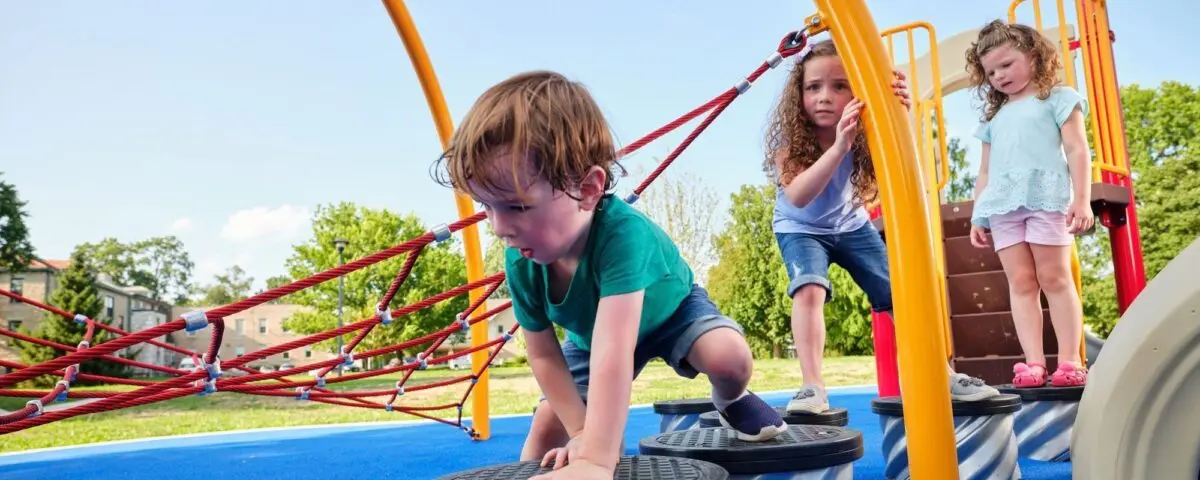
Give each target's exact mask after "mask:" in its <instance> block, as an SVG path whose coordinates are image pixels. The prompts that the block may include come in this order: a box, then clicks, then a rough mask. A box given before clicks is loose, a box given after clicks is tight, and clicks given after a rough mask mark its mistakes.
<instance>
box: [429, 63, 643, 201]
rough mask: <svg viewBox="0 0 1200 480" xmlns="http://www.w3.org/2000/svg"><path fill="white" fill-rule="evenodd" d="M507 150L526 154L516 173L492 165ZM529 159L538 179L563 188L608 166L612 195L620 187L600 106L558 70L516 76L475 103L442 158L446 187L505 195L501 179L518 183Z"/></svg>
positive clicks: (514, 163)
mask: <svg viewBox="0 0 1200 480" xmlns="http://www.w3.org/2000/svg"><path fill="white" fill-rule="evenodd" d="M499 149H503V150H507V151H512V152H525V153H526V154H525V155H511V156H510V158H511V159H512V164H511V165H510V166H509V167H510V168H502V166H501V165H493V164H489V162H491V160H492V158H493V157H494V156H495V155H497V154H499V153H503V151H500V150H499ZM526 161H528V165H527V167H529V168H532V169H533V174H534V178H538V179H544V180H546V181H547V182H549V183H550V184H551V185H552V186H553V187H554V189H555V190H558V191H562V192H567V193H568V195H569V194H570V192H571V190H572V189H574V188H576V187H577V186H578V184H579V182H580V181H581V180H583V177H584V176H585V175H586V174H587V171H588V170H589V169H590V168H592V167H593V166H601V167H603V168H604V170H605V172H607V175H606V179H605V184H604V187H605V191H610V190H611V189H612V187H613V186H614V185H615V183H616V181H615V179H614V175H613V169H614V168H616V169H620V171H621V173H622V174H624V170H623V169H622V168H621V166H620V164H619V163H618V162H617V150H616V147H615V143H614V141H613V135H612V131H611V130H610V129H609V126H608V122H607V121H606V120H605V118H604V114H603V113H602V112H601V111H600V107H599V105H597V104H596V101H595V100H594V99H593V98H592V95H591V94H590V93H589V92H588V91H587V89H586V88H585V87H584V86H583V85H582V84H580V83H578V82H572V81H570V80H568V79H567V78H566V77H564V76H563V75H561V74H559V73H556V72H551V71H531V72H525V73H521V74H518V75H515V76H513V77H510V78H508V79H506V80H504V81H502V82H500V83H498V84H496V85H495V86H493V87H491V88H489V89H488V90H487V91H485V92H484V93H483V95H480V97H479V98H478V99H477V100H475V104H474V105H472V106H471V110H470V111H468V112H467V115H466V117H465V118H463V120H462V123H461V124H460V125H459V126H458V129H456V130H455V132H454V136H453V137H451V140H450V147H449V149H447V150H446V152H445V153H444V154H443V155H442V157H441V158H440V159H438V163H442V164H444V167H445V175H440V173H441V170H442V169H440V168H439V169H438V171H439V175H436V176H435V179H436V180H437V181H438V183H440V184H442V185H444V186H449V187H452V188H455V189H458V190H461V191H464V192H467V193H468V194H470V193H471V191H470V190H471V188H479V189H485V190H488V191H492V192H496V191H500V190H501V189H500V188H499V185H500V184H499V183H498V179H499V178H502V177H499V176H500V175H506V174H507V175H512V181H511V182H505V183H511V184H513V185H517V188H518V191H517V192H516V193H517V194H518V195H521V193H522V192H521V188H522V187H523V185H520V184H519V183H518V181H517V180H518V178H519V177H518V176H517V172H518V171H519V168H520V167H521V165H520V164H519V163H518V162H526Z"/></svg>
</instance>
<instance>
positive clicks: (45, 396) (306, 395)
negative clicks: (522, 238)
mask: <svg viewBox="0 0 1200 480" xmlns="http://www.w3.org/2000/svg"><path fill="white" fill-rule="evenodd" d="M807 40H808V37H807V34H806V33H805V32H804V31H797V32H792V33H789V34H787V35H786V36H784V37H783V39H782V40H781V41H780V43H779V46H778V47H777V48H776V50H775V51H774V52H773V53H772V54H771V55H770V56H769V57H768V58H767V59H766V60H765V61H763V62H762V64H760V65H759V66H758V68H756V69H755V70H754V71H753V72H751V74H750V75H749V76H747V77H746V78H744V79H742V80H741V81H739V82H738V83H737V84H736V85H735V86H733V87H731V88H730V89H729V90H726V91H725V92H723V93H721V94H720V95H718V96H717V97H715V98H713V99H712V100H710V101H708V102H707V103H705V104H704V105H701V106H699V107H697V108H696V109H694V110H692V111H690V112H688V113H686V114H684V115H683V116H680V117H679V118H677V119H675V120H673V121H671V122H670V123H668V124H666V125H664V126H663V127H662V128H659V129H657V130H655V131H653V132H650V133H649V134H647V135H646V136H644V137H642V138H640V139H638V140H637V141H635V142H633V143H631V144H629V145H628V146H626V147H625V148H623V149H621V151H620V152H619V155H620V157H625V156H627V155H629V154H631V153H633V152H635V151H637V150H638V149H640V148H642V147H644V146H645V145H647V144H649V143H650V142H653V141H655V140H657V139H659V138H660V137H662V136H663V135H666V134H667V133H669V132H671V131H673V130H675V129H677V128H679V127H680V126H682V125H683V124H685V123H687V122H690V121H692V120H694V119H695V118H697V117H699V116H700V115H701V114H704V113H706V112H707V113H708V115H707V116H706V117H705V118H704V119H703V120H702V121H701V122H700V124H699V125H698V126H697V127H696V128H695V129H693V130H692V132H691V133H690V134H688V136H687V137H686V138H685V139H684V140H683V142H681V143H680V144H679V145H678V146H677V147H676V148H675V149H674V150H672V151H671V153H670V155H668V156H667V157H666V159H664V160H663V161H662V162H661V163H660V164H659V165H658V166H657V168H655V169H654V171H653V172H652V173H651V174H650V175H649V176H647V178H646V179H644V180H643V181H642V183H641V184H640V185H639V186H638V187H637V188H636V189H635V190H634V192H633V194H632V195H631V196H630V198H629V201H630V202H631V203H632V202H634V201H636V200H637V198H638V196H639V195H641V193H642V192H643V191H644V190H645V189H646V188H647V187H648V186H649V185H650V184H651V183H652V182H653V181H654V180H655V179H656V178H658V176H659V175H661V174H662V172H663V171H664V170H666V168H667V167H668V166H669V165H670V164H671V163H672V162H674V161H675V159H677V158H678V157H679V156H680V155H681V154H682V153H683V151H684V150H686V149H687V148H688V146H690V145H691V144H692V142H693V141H694V140H695V139H696V138H697V137H698V136H699V135H700V134H701V133H702V132H704V130H705V129H707V128H708V126H709V125H710V124H712V122H713V121H714V120H716V118H717V117H718V116H719V115H720V114H721V113H722V112H723V111H724V110H725V109H726V108H727V107H728V106H729V105H730V104H731V103H733V101H734V100H735V99H737V97H738V96H740V95H741V94H743V93H745V92H746V90H747V89H749V87H750V85H751V84H752V83H753V82H754V81H755V80H757V79H758V78H759V77H760V76H762V75H763V74H764V73H765V72H766V71H767V70H769V69H771V68H774V67H776V66H778V65H779V64H780V63H782V61H783V59H785V58H787V57H790V56H792V55H795V54H797V53H799V52H800V51H801V50H802V49H803V48H804V46H805V44H806V43H807ZM485 217H486V213H484V212H479V213H476V214H475V215H472V216H470V217H467V218H463V219H461V220H458V221H456V222H454V223H451V224H449V225H443V226H439V227H438V228H435V229H433V230H431V231H429V232H426V233H425V234H423V235H421V236H419V237H417V238H414V239H412V240H409V241H407V242H404V243H401V244H399V245H396V246H393V247H391V248H388V249H386V250H383V251H380V252H378V253H375V254H372V255H368V256H366V257H363V258H360V259H358V260H354V261H352V262H350V263H347V264H345V265H342V266H338V267H336V268H331V269H329V270H326V271H323V272H320V273H318V274H316V275H313V276H311V277H308V278H305V279H302V280H298V281H295V282H292V283H290V284H288V285H284V286H281V287H277V288H273V289H270V290H268V291H266V292H263V293H260V294H257V295H254V296H252V297H250V298H246V299H244V300H240V301H237V302H234V303H232V304H229V305H225V306H222V307H219V308H215V309H213V310H209V311H206V312H190V313H188V314H185V315H184V316H183V317H181V318H178V319H176V320H173V321H170V322H166V323H164V324H162V325H158V326H155V327H151V328H147V329H145V330H141V331H138V332H126V331H124V330H121V329H119V328H116V327H112V326H110V325H106V324H104V323H102V322H96V321H94V320H93V319H90V318H87V317H85V316H83V315H75V314H72V313H70V312H67V311H64V310H62V309H59V308H57V307H54V306H51V305H46V304H44V303H41V302H37V301H35V300H32V299H29V298H26V297H24V296H22V295H19V294H16V293H13V292H9V291H6V290H2V289H0V295H3V296H5V297H8V298H10V299H13V300H16V301H18V302H23V303H26V304H29V305H32V306H34V307H37V308H40V309H42V310H45V311H47V312H50V313H53V314H56V315H59V316H61V317H63V318H66V319H69V320H73V321H76V322H79V323H82V324H84V325H86V333H85V335H84V341H82V342H80V344H79V345H78V346H76V347H71V346H69V345H63V344H60V343H56V342H51V341H47V340H44V339H40V338H36V337H32V336H29V335H24V334H21V333H18V332H14V331H11V330H5V329H0V335H6V336H9V337H12V338H14V339H16V340H20V341H25V342H32V343H36V344H39V345H43V346H46V347H51V348H54V349H57V350H61V351H63V352H65V353H66V354H65V355H63V356H60V357H57V358H54V359H52V360H48V361H45V362H42V363H39V364H37V365H24V364H21V363H18V362H11V361H5V360H0V366H3V367H5V368H8V369H10V372H9V373H7V374H5V375H0V396H6V397H19V398H32V399H33V400H30V401H29V403H28V404H27V405H26V406H25V407H24V408H22V409H20V410H17V411H14V412H9V413H7V414H3V415H0V434H4V433H9V432H15V431H19V430H24V429H27V428H31V427H34V426H38V425H43V424H46V423H49V422H53V421H57V420H62V419H66V418H71V417H75V416H79V415H86V414H90V413H99V412H105V411H112V410H118V409H122V408H129V407H134V406H138V405H145V404H149V403H154V402H160V401H164V400H170V399H173V398H179V397H182V396H184V395H193V394H199V395H208V394H211V393H214V392H238V393H244V394H250V395H262V396H270V397H292V398H297V399H300V400H311V401H316V402H322V403H327V404H331V405H342V406H348V407H360V408H371V409H382V410H387V411H399V412H404V413H407V414H410V415H414V416H418V417H421V418H426V419H429V420H434V421H438V422H442V423H445V424H448V425H451V426H455V427H458V428H462V429H463V430H464V431H466V432H467V433H468V434H471V435H474V431H473V430H472V429H471V428H469V427H466V426H464V425H463V422H462V410H463V405H464V404H465V403H466V401H467V398H469V396H470V394H471V391H472V389H473V388H474V386H475V380H477V379H478V378H479V376H480V375H482V374H483V372H484V370H486V369H487V368H488V366H489V365H491V363H492V361H493V360H494V359H495V358H496V356H497V355H499V353H500V349H501V348H503V346H504V344H505V343H506V342H508V341H509V340H510V339H512V336H513V335H514V334H515V333H516V329H517V325H513V326H512V327H511V328H510V329H508V331H507V332H505V333H504V334H503V336H501V337H499V338H495V339H492V340H491V341H488V342H486V343H484V344H482V345H477V346H473V347H471V348H469V349H465V350H460V351H458V352H455V353H452V354H448V355H445V356H442V357H437V358H433V356H432V355H433V353H434V352H436V351H437V348H438V347H439V346H441V345H442V344H443V343H444V342H446V341H447V339H449V338H450V336H451V335H453V334H454V333H456V332H460V331H466V330H469V329H470V328H471V326H472V325H474V324H476V323H479V322H487V321H488V319H490V318H491V317H493V316H495V315H497V314H499V313H501V312H503V311H505V310H507V309H508V308H509V307H510V306H511V305H512V304H511V302H506V303H504V304H503V305H500V306H498V307H496V308H492V309H490V310H488V311H486V312H484V313H482V314H479V315H476V316H474V317H472V314H473V313H474V312H475V311H476V310H478V309H479V308H480V307H481V306H482V305H483V303H484V302H485V301H486V300H487V299H488V298H489V297H490V296H491V294H492V293H493V292H495V291H496V289H497V288H499V287H500V284H501V282H503V281H504V273H497V274H494V275H492V276H489V277H486V278H483V279H480V280H477V281H474V282H470V283H467V284H464V285H459V286H457V287H455V288H452V289H450V290H447V291H445V292H441V293H438V294H436V295H433V296H430V297H428V298H425V299H423V300H420V301H418V302H415V303H412V304H409V305H405V306H402V307H399V308H397V309H395V310H392V309H391V308H390V307H389V305H390V304H391V303H392V300H393V299H394V297H395V295H396V293H397V292H398V291H399V289H400V287H401V286H402V285H403V284H404V282H405V281H406V280H407V279H408V278H409V276H410V274H411V273H412V269H413V267H414V265H416V262H417V259H418V257H419V256H420V254H421V252H422V251H424V248H425V247H426V246H428V245H430V244H432V243H434V242H440V241H444V240H446V239H448V238H449V237H450V236H451V235H452V234H453V233H454V232H457V231H459V230H462V229H464V228H466V227H468V226H471V225H474V224H476V223H478V222H480V221H482V220H483V219H484V218H485ZM400 254H407V258H406V259H405V262H404V264H403V266H402V267H401V268H400V271H399V272H398V273H397V274H396V278H395V280H393V281H392V283H391V284H390V285H389V287H388V289H387V291H386V292H385V293H384V294H383V296H382V298H380V301H379V303H378V304H377V305H376V314H375V315H374V316H372V317H369V318H365V319H362V320H359V321H356V322H353V323H350V324H347V325H344V326H342V327H339V328H336V329H333V330H329V331H325V332H321V333H316V334H313V335H309V336H306V337H303V338H300V339H296V340H293V341H290V342H287V343H284V344H280V345H275V346H272V347H268V348H265V349H262V350H259V351H256V352H251V353H247V354H245V355H242V356H239V357H236V358H234V359H232V360H228V361H224V362H222V361H221V360H220V356H219V351H220V347H221V339H222V336H223V335H224V330H225V323H224V318H225V317H228V316H229V315H234V314H236V313H239V312H242V311H244V310H246V309H249V308H252V307H255V306H258V305H261V304H263V303H266V302H269V301H272V300H275V299H278V298H281V297H284V296H286V295H290V294H292V293H295V292H297V291H300V290H303V289H306V288H309V287H312V286H314V285H317V284H320V283H322V282H325V281H328V280H330V279H334V278H337V277H340V276H342V275H346V274H349V273H352V272H355V271H358V270H361V269H363V268H366V267H369V266H371V265H375V264H377V263H379V262H382V261H385V260H388V259H391V258H394V257H396V256H398V255H400ZM484 287H486V291H485V293H484V295H481V296H480V297H479V298H477V299H476V300H475V301H473V302H471V304H470V305H469V306H468V307H467V309H466V310H465V311H463V312H462V313H460V314H459V315H458V316H457V317H456V318H455V321H454V322H453V323H451V324H450V325H447V326H446V327H444V328H442V329H440V330H438V331H436V332H433V333H430V334H428V335H424V336H422V337H419V338H414V339H411V340H408V341H405V342H401V343H398V344H394V345H389V346H386V347H382V348H376V349H374V350H369V351H366V352H361V353H357V354H356V353H353V352H354V349H355V348H357V347H358V346H359V344H360V343H361V342H362V341H363V340H364V339H366V337H367V335H369V334H370V333H371V332H372V331H373V330H374V329H375V328H377V327H378V328H388V326H389V324H390V323H391V322H392V320H393V318H402V317H404V316H405V315H408V314H410V313H413V312H416V311H418V310H421V309H424V308H428V307H430V306H432V305H434V304H436V303H439V302H443V301H446V300H448V299H451V298H454V297H457V296H460V295H463V294H465V293H467V292H469V291H472V290H475V289H478V288H484ZM206 327H207V328H212V336H211V341H210V342H209V346H208V349H207V350H206V351H205V352H203V353H200V352H193V351H190V350H187V349H183V348H180V347H178V346H176V345H171V344H168V343H164V342H160V341H157V340H155V339H156V338H158V337H161V336H164V335H167V334H170V333H173V332H178V331H180V330H184V329H186V330H187V331H189V332H191V331H195V330H199V329H202V328H206ZM96 329H100V330H103V331H106V332H109V333H111V334H113V335H114V336H115V338H113V339H111V340H108V341H105V342H102V343H99V344H96V345H92V344H91V342H92V338H93V335H94V332H95V331H96ZM352 332H354V333H355V336H354V338H353V339H352V340H351V341H350V342H349V343H347V344H346V345H345V346H344V347H343V350H342V351H341V352H338V356H337V357H336V358H333V359H329V360H324V361H320V362H315V363H312V364H309V365H304V366H302V367H295V368H289V369H283V370H279V371H275V372H270V373H263V372H260V371H258V370H256V369H254V368H250V367H247V366H246V365H247V364H249V363H251V362H254V361H256V360H260V359H263V358H266V357H269V356H271V355H276V354H280V353H283V352H286V351H289V350H293V349H298V348H301V347H306V346H309V345H312V344H315V343H318V342H322V341H326V340H329V339H332V338H334V337H339V336H342V335H346V334H349V333H352ZM140 343H149V344H151V345H154V346H158V347H161V348H164V349H168V350H170V351H173V352H176V353H180V354H183V355H186V356H189V357H191V358H192V359H193V361H195V362H196V363H195V364H196V365H197V368H196V369H195V370H192V371H188V370H181V369H176V368H170V367H164V366H160V365H154V364H149V363H145V362H140V361H136V360H130V359H125V358H121V357H118V356H113V355H112V354H113V353H114V352H116V351H118V350H121V349H124V348H126V347H130V346H133V345H137V344H140ZM426 343H429V345H428V346H426V347H425V348H423V349H422V351H421V353H419V354H418V355H417V361H415V362H409V363H404V364H402V365H399V366H395V367H387V368H381V369H377V370H372V371H366V372H359V373H353V374H347V375H342V376H340V377H337V378H331V379H326V378H325V375H326V374H328V373H329V372H330V371H332V370H333V369H334V368H336V367H337V366H338V365H348V364H352V363H353V362H354V361H355V360H356V359H364V358H374V357H378V356H381V355H390V354H394V353H395V352H399V351H401V350H404V349H408V348H411V347H415V346H418V345H423V344H426ZM480 350H490V351H489V355H488V360H487V361H486V362H484V364H483V365H481V366H478V367H475V369H473V370H472V371H471V372H470V373H468V374H465V375H461V376H457V377H453V378H448V379H444V380H440V381H436V382H431V383H426V384H422V385H415V386H412V387H408V388H405V384H406V383H407V382H408V379H409V378H410V377H411V376H412V374H413V372H414V371H416V370H421V369H425V368H427V367H428V366H429V365H431V364H434V365H436V364H439V363H445V362H449V361H451V360H453V359H455V358H459V357H462V356H465V355H470V354H472V353H474V352H477V351H480ZM87 361H112V362H118V363H121V364H125V365H129V366H134V367H140V368H145V369H148V370H152V371H155V372H159V373H164V374H167V375H171V376H172V378H170V379H169V380H165V381H144V380H133V379H123V378H114V377H108V376H103V375H94V374H85V373H80V371H79V365H80V364H81V363H82V362H87ZM223 369H224V370H230V369H237V370H240V371H242V372H245V373H247V375H243V376H238V377H227V376H223V375H222V372H223V371H224V370H223ZM313 370H316V371H317V373H316V377H315V379H313V380H303V381H293V380H288V379H285V377H291V376H295V375H298V374H302V373H304V372H308V371H313ZM397 372H403V373H402V374H401V375H402V377H401V379H400V381H398V382H396V385H395V388H389V389H384V390H366V391H349V392H347V391H333V390H329V389H328V388H326V386H327V385H328V384H334V383H340V382H347V381H352V380H358V379H363V378H371V377H376V376H379V375H387V374H391V373H397ZM42 375H53V376H55V377H61V380H59V381H58V382H57V383H56V384H55V386H54V388H52V389H50V390H31V389H16V388H9V387H12V386H14V385H17V384H18V383H20V382H23V381H27V380H31V379H34V378H37V377H39V376H42ZM77 379H82V380H85V381H94V382H103V383H109V384H115V385H130V386H136V387H139V388H137V389H136V390H130V391H85V392H72V391H71V390H70V387H71V384H72V382H74V381H75V380H77ZM461 382H470V383H469V385H468V386H467V388H466V389H465V390H466V391H465V392H464V393H463V395H462V397H461V398H460V399H459V401H458V402H456V403H451V404H445V405H434V406H412V407H409V406H401V405H395V402H396V401H397V399H398V398H399V397H401V396H403V395H404V394H405V393H406V392H414V391H420V390H427V389H432V388H438V387H443V386H448V385H452V384H456V383H461ZM380 397H387V400H386V401H385V402H383V403H380V402H377V401H370V400H368V399H369V398H380ZM68 398H74V399H78V398H90V399H95V401H93V402H90V403H86V404H82V405H73V406H70V407H69V408H63V409H59V410H54V411H46V410H45V406H46V405H47V404H49V403H51V402H54V401H65V400H66V399H68ZM448 408H457V409H458V417H457V420H454V421H451V420H447V419H445V418H438V417H435V416H433V415H430V414H427V413H424V412H432V411H437V410H443V409H448Z"/></svg>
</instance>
